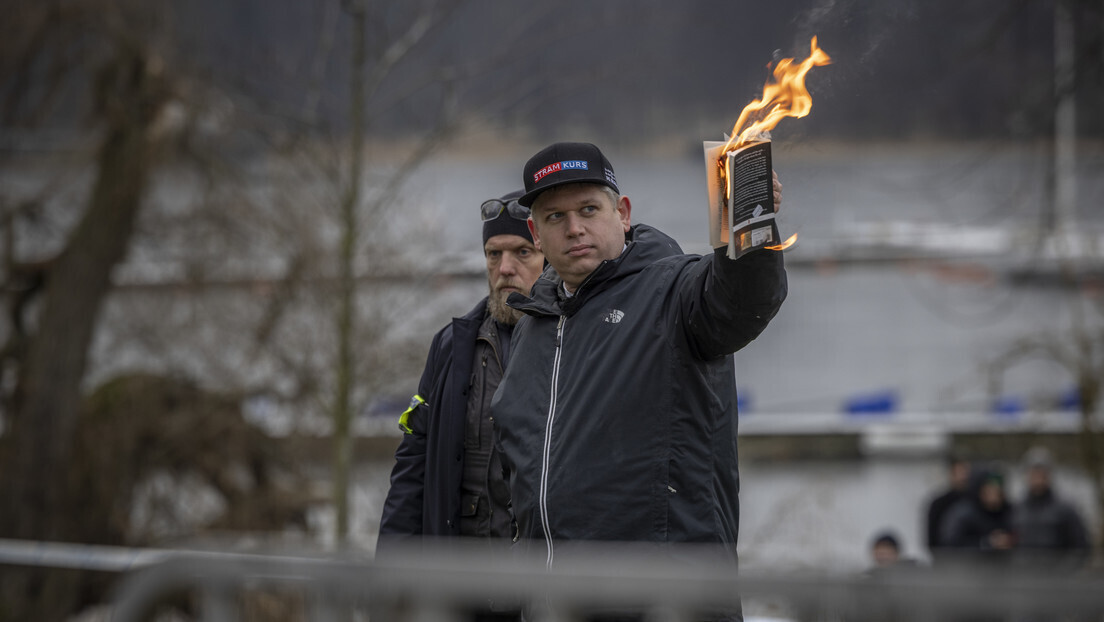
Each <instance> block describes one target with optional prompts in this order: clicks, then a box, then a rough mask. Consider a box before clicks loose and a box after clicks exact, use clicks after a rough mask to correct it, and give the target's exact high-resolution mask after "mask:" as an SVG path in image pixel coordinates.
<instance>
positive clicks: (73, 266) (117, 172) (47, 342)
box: [0, 43, 164, 619]
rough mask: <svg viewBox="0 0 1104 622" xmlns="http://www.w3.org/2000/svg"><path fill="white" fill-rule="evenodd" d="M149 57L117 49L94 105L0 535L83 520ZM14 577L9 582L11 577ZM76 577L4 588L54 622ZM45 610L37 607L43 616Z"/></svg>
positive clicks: (20, 413)
mask: <svg viewBox="0 0 1104 622" xmlns="http://www.w3.org/2000/svg"><path fill="white" fill-rule="evenodd" d="M147 60H148V59H147V58H146V55H145V54H144V53H143V51H142V50H140V49H137V48H134V47H133V46H128V45H125V44H122V43H120V45H119V47H118V48H117V50H116V54H115V56H114V57H113V59H112V60H111V61H110V62H109V64H108V65H107V66H105V68H104V69H103V70H102V71H101V72H100V74H99V75H98V76H97V83H96V85H97V91H96V103H97V105H98V112H99V114H101V115H102V117H103V118H104V119H105V120H106V124H105V130H104V136H103V142H102V144H101V145H100V148H99V152H98V154H97V167H98V170H97V175H96V179H95V182H94V186H93V189H92V193H91V197H90V200H89V203H88V206H87V208H86V210H85V212H84V215H83V217H82V218H81V220H80V222H79V223H78V224H77V226H76V228H75V229H74V230H73V232H72V234H71V236H70V238H69V241H68V242H67V244H66V246H65V248H64V249H63V251H62V252H61V254H60V255H59V256H58V257H57V260H56V262H55V263H54V265H53V266H52V267H51V269H50V271H49V275H48V277H47V280H46V288H45V291H44V294H43V298H42V307H41V311H40V314H39V315H38V321H37V327H36V329H35V332H34V334H33V335H32V336H31V337H30V339H29V342H28V344H27V350H26V358H25V359H24V361H23V364H22V365H21V366H20V371H19V378H18V384H17V387H16V392H15V400H14V413H13V417H12V421H11V423H12V426H11V429H10V434H8V435H6V437H5V439H4V441H5V445H6V447H5V448H4V449H5V451H4V454H5V461H6V462H7V463H8V466H9V467H10V468H5V469H4V470H3V474H2V475H0V477H3V479H4V480H6V481H5V482H4V486H3V488H4V489H5V490H7V491H10V492H9V493H7V494H10V496H7V498H8V499H10V500H11V501H12V502H11V504H10V506H9V507H10V508H17V509H16V510H15V511H13V512H9V511H5V512H3V513H2V514H4V515H6V516H5V518H0V528H2V529H3V531H4V534H5V535H7V536H9V537H16V538H26V539H35V540H66V539H67V538H68V537H70V532H71V531H72V530H73V525H75V523H76V521H79V520H81V519H80V516H79V515H78V514H77V513H76V512H75V510H76V508H72V507H69V503H68V493H69V490H70V486H69V481H70V475H71V473H72V470H73V469H74V468H76V466H77V465H73V464H72V460H71V459H72V450H73V444H74V434H75V422H76V416H77V412H78V409H79V404H80V399H81V383H82V381H83V379H84V375H85V368H86V365H87V357H88V349H89V345H90V344H91V342H92V337H93V334H94V330H95V327H96V319H97V317H98V315H99V311H100V307H101V305H102V303H103V300H104V297H105V296H106V295H107V293H108V291H109V289H110V287H111V283H110V276H111V271H112V268H113V267H114V266H115V265H116V264H117V263H118V262H119V261H120V260H122V259H123V257H124V256H125V254H126V250H127V246H128V243H129V241H130V237H131V233H132V231H133V229H134V222H135V218H136V216H137V214H138V210H139V207H140V205H141V198H142V194H143V190H144V187H145V185H146V181H147V177H148V175H149V170H150V157H151V155H152V153H151V141H150V139H149V136H150V127H151V124H152V122H153V120H154V118H155V116H156V113H157V111H158V110H159V108H160V107H161V104H162V102H163V100H164V96H163V93H162V88H161V86H160V85H161V80H159V79H158V77H157V76H156V75H155V74H154V73H152V72H150V71H149V66H148V65H147ZM9 578H12V577H9ZM71 581H72V577H71V576H69V577H65V576H62V575H60V574H58V573H54V574H52V575H47V576H45V577H43V576H40V575H36V574H35V573H27V574H26V575H24V576H23V577H22V578H21V579H16V580H14V581H5V587H4V590H3V592H4V593H3V594H2V595H0V596H3V597H4V599H5V603H6V605H7V606H8V608H7V609H6V611H5V613H6V614H11V615H14V616H15V617H16V618H19V617H21V615H20V613H19V607H15V608H14V609H13V608H11V607H10V606H11V605H13V601H12V600H11V599H13V598H14V599H15V601H16V602H21V603H23V604H26V605H28V606H31V607H36V608H35V609H29V610H25V611H24V613H26V614H27V615H26V616H22V617H24V619H55V618H56V617H60V616H63V615H64V613H65V610H66V609H68V608H69V607H71V606H72V604H73V603H74V599H75V595H74V594H72V590H68V589H66V586H67V585H69V583H70V582H71ZM38 607H40V608H38Z"/></svg>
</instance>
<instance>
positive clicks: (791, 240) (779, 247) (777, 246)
mask: <svg viewBox="0 0 1104 622" xmlns="http://www.w3.org/2000/svg"><path fill="white" fill-rule="evenodd" d="M796 243H797V234H796V233H795V234H793V235H791V236H790V237H788V238H786V241H785V242H783V243H781V244H775V245H774V246H764V247H763V248H765V249H767V250H768V251H784V250H786V249H787V248H789V247H791V246H793V245H794V244H796Z"/></svg>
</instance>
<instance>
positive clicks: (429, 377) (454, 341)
mask: <svg viewBox="0 0 1104 622" xmlns="http://www.w3.org/2000/svg"><path fill="white" fill-rule="evenodd" d="M486 310H487V299H486V298H484V299H483V300H482V301H480V303H479V304H478V305H476V306H475V308H474V309H472V310H471V311H469V312H468V313H467V314H466V315H464V316H463V317H460V318H453V320H452V323H450V324H449V325H448V326H445V327H444V328H442V329H441V330H440V331H438V332H437V334H436V335H434V336H433V342H432V344H431V345H430V348H429V356H428V358H427V359H426V365H425V369H424V370H423V371H422V379H421V381H420V382H419V383H418V395H420V396H421V397H422V398H424V399H425V400H426V402H425V403H424V404H422V405H421V406H419V407H417V408H415V410H414V412H412V413H411V416H410V419H409V425H410V427H411V428H412V429H413V433H409V434H403V438H402V442H401V443H400V444H399V448H398V449H397V450H396V451H395V467H394V468H393V469H392V471H391V488H390V490H388V492H387V500H386V501H385V502H384V506H383V517H382V518H381V519H380V540H381V542H382V541H383V540H384V539H386V538H388V537H402V536H413V535H424V536H459V535H460V522H459V518H460V483H461V478H462V477H463V473H464V468H463V465H464V425H465V415H466V413H467V404H468V398H467V395H468V387H469V384H470V379H471V374H472V359H473V357H474V356H475V341H476V338H477V336H478V334H479V325H480V324H481V323H482V321H483V317H484V315H485V314H486Z"/></svg>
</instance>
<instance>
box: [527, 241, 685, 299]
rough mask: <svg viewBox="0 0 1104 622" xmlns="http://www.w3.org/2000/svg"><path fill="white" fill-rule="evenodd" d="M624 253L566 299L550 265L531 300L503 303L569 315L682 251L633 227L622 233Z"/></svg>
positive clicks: (596, 269)
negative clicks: (595, 297)
mask: <svg viewBox="0 0 1104 622" xmlns="http://www.w3.org/2000/svg"><path fill="white" fill-rule="evenodd" d="M625 242H626V247H625V250H624V251H622V252H621V254H620V255H619V256H618V257H616V258H615V259H607V260H605V261H603V262H602V263H600V264H598V267H597V268H595V269H594V271H593V272H591V273H590V275H589V276H587V278H586V279H584V280H583V282H582V283H581V284H580V285H579V287H578V289H576V290H575V295H574V296H571V297H570V298H568V297H567V296H565V295H564V292H563V279H562V278H560V275H559V274H557V273H556V270H555V269H554V268H553V267H552V266H548V267H547V268H545V270H544V273H543V274H542V275H541V277H540V278H539V279H537V282H536V283H535V284H534V285H533V290H532V292H531V294H532V297H529V296H525V295H524V294H520V293H517V292H515V293H513V294H510V297H509V298H508V299H507V301H506V303H507V304H509V305H510V306H511V307H513V308H515V309H520V310H521V311H524V312H525V313H527V314H529V315H567V316H571V315H574V313H575V312H576V311H577V310H579V308H581V307H582V306H583V305H584V304H585V303H586V301H587V300H588V299H589V298H590V297H592V296H594V295H595V294H597V293H599V292H601V291H603V290H605V289H607V288H609V287H610V286H611V285H613V284H614V283H616V282H617V281H619V280H620V279H623V278H625V277H627V276H630V275H633V274H636V273H638V272H640V271H642V270H644V269H645V268H647V267H648V266H650V265H652V264H653V263H655V262H656V261H659V260H660V259H663V258H664V257H671V256H675V255H681V254H682V249H681V248H680V247H679V245H678V243H677V242H675V241H674V240H673V239H672V238H671V237H670V236H668V235H667V234H665V233H663V232H662V231H660V230H659V229H656V228H654V227H651V226H649V225H634V226H633V227H632V228H630V229H629V231H628V233H626V234H625Z"/></svg>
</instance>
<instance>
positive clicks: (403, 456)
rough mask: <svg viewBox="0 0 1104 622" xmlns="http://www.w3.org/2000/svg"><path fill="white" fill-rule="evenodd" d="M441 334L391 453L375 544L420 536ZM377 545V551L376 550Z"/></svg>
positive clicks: (429, 357)
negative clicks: (396, 445)
mask: <svg viewBox="0 0 1104 622" xmlns="http://www.w3.org/2000/svg"><path fill="white" fill-rule="evenodd" d="M441 338H442V333H438V334H437V335H436V336H434V338H433V344H432V345H431V346H430V349H429V356H428V357H427V360H426V366H425V369H424V370H422V378H421V380H420V381H419V382H418V393H417V396H416V398H415V399H417V398H418V397H420V398H422V400H423V401H422V402H421V403H416V402H415V400H412V401H411V410H410V411H409V416H408V418H407V421H406V422H407V426H408V427H409V430H404V432H403V437H402V441H401V442H400V443H399V447H398V449H396V450H395V466H394V468H393V469H392V470H391V487H390V489H388V491H387V499H386V500H385V501H384V504H383V516H382V517H381V518H380V530H379V541H380V543H381V544H382V543H383V541H384V540H385V539H388V538H402V537H407V536H416V535H421V533H422V514H423V508H424V507H425V506H424V505H423V496H424V492H425V472H426V429H427V425H428V421H427V417H428V416H429V411H430V401H431V400H433V399H434V396H433V395H431V391H432V388H433V384H434V379H435V378H436V377H437V370H438V368H439V366H440V365H441V363H440V361H439V360H438V359H439V358H440V356H439V353H440V351H441V348H440V341H441ZM378 548H379V547H378V545H377V549H378Z"/></svg>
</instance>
